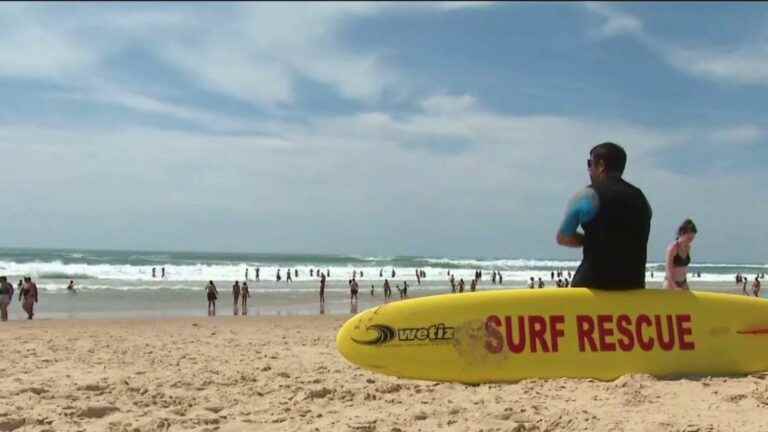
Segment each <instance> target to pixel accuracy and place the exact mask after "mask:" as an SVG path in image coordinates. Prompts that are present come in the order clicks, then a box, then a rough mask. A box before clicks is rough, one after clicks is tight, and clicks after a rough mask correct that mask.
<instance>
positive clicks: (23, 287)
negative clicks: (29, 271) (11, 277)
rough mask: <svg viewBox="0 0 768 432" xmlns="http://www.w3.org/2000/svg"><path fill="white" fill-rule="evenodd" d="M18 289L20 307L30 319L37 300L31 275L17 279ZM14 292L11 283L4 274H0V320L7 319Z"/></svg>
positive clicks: (37, 294) (37, 292)
mask: <svg viewBox="0 0 768 432" xmlns="http://www.w3.org/2000/svg"><path fill="white" fill-rule="evenodd" d="M18 290H19V302H20V303H21V308H22V309H23V310H24V312H26V314H27V319H30V320H31V319H32V318H33V317H34V316H35V304H37V302H38V300H39V291H38V289H37V284H36V283H35V282H33V281H32V278H31V277H29V276H25V277H24V278H23V279H21V280H19V284H18ZM14 293H15V290H14V287H13V284H12V283H10V282H8V278H7V277H6V276H0V321H8V307H9V306H10V304H11V302H12V301H13V295H14Z"/></svg>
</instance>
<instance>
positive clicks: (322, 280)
mask: <svg viewBox="0 0 768 432" xmlns="http://www.w3.org/2000/svg"><path fill="white" fill-rule="evenodd" d="M320 304H325V273H320Z"/></svg>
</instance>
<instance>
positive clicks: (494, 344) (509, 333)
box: [485, 314, 768, 354]
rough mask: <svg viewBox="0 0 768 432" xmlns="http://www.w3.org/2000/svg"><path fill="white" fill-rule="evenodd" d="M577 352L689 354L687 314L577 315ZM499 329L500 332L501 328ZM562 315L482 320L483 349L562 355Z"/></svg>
mask: <svg viewBox="0 0 768 432" xmlns="http://www.w3.org/2000/svg"><path fill="white" fill-rule="evenodd" d="M575 318H576V339H577V342H578V348H579V352H616V351H622V352H630V351H634V350H635V349H636V348H639V349H640V350H642V351H652V350H653V349H654V348H655V347H658V349H661V350H663V351H672V350H675V349H678V350H680V351H691V350H695V349H696V344H695V342H694V340H693V328H692V318H691V315H690V314H666V315H653V316H650V315H646V314H639V315H637V316H636V317H634V319H633V317H631V316H630V315H627V314H620V315H610V314H598V315H595V316H593V315H576V317H575ZM502 327H503V328H502ZM564 327H565V315H549V316H542V315H517V316H510V315H506V316H504V317H503V318H501V317H500V316H498V315H490V316H488V317H487V318H486V320H485V334H486V340H485V349H486V350H487V351H488V352H490V353H493V354H497V353H500V352H501V351H503V350H504V348H505V347H506V349H507V350H508V351H509V352H512V353H515V354H520V353H523V352H526V349H527V351H528V352H530V353H539V352H541V353H556V352H560V342H561V339H562V338H563V337H565V329H564ZM738 333H740V334H768V329H756V330H744V331H740V332H738Z"/></svg>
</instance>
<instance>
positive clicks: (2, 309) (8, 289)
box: [0, 276, 13, 321]
mask: <svg viewBox="0 0 768 432" xmlns="http://www.w3.org/2000/svg"><path fill="white" fill-rule="evenodd" d="M12 298H13V284H10V283H8V278H6V277H5V276H0V321H8V305H10V304H11V299H12Z"/></svg>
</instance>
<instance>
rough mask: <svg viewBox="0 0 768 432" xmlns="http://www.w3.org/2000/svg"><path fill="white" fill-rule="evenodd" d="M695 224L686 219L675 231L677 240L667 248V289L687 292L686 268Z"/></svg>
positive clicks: (689, 262)
mask: <svg viewBox="0 0 768 432" xmlns="http://www.w3.org/2000/svg"><path fill="white" fill-rule="evenodd" d="M697 232H698V230H697V229H696V224H694V223H693V221H692V220H690V219H686V220H684V221H683V223H682V224H680V227H679V228H678V229H677V238H676V239H675V241H674V242H672V243H671V244H670V245H669V247H667V258H666V267H667V269H666V272H667V274H666V278H665V281H664V287H665V288H667V289H679V290H688V289H689V288H688V266H689V265H690V264H691V245H692V244H693V240H694V239H695V238H696V233H697Z"/></svg>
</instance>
